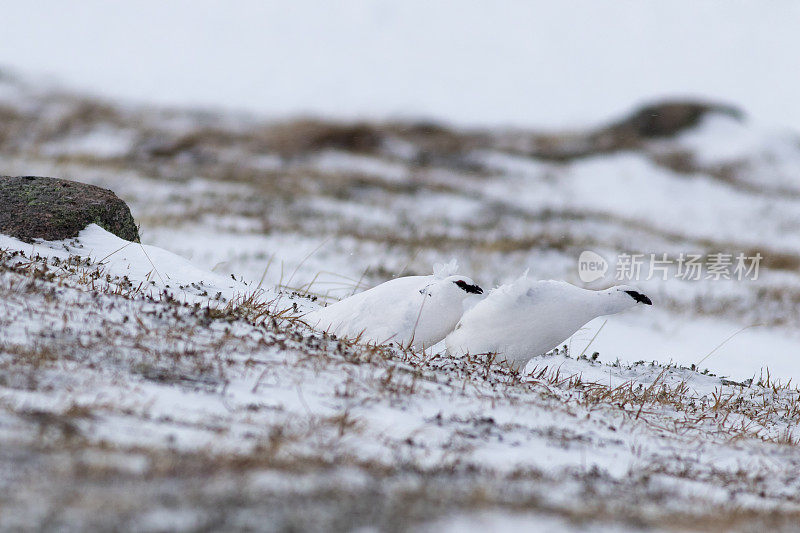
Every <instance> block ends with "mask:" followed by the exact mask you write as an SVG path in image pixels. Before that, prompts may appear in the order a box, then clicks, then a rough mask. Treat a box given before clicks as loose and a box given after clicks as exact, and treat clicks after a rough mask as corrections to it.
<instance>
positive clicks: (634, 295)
mask: <svg viewBox="0 0 800 533" xmlns="http://www.w3.org/2000/svg"><path fill="white" fill-rule="evenodd" d="M625 293H626V294H629V295H630V297H631V298H633V299H634V300H636V301H637V302H639V303H640V304H645V305H653V302H652V301H651V300H650V298H648V297H647V296H645V295H644V294H642V293H641V292H636V291H625Z"/></svg>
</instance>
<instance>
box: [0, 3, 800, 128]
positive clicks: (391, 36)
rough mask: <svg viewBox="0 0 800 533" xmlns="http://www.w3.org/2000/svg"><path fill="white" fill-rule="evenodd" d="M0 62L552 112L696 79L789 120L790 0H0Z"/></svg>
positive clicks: (437, 105) (332, 111)
mask: <svg viewBox="0 0 800 533" xmlns="http://www.w3.org/2000/svg"><path fill="white" fill-rule="evenodd" d="M0 17H1V19H2V33H3V35H2V38H0V66H5V67H8V68H11V69H13V70H14V71H16V72H19V73H21V74H29V75H42V74H45V75H48V76H51V77H52V78H53V79H55V80H59V81H60V82H63V83H65V84H67V85H69V86H72V87H75V88H79V89H83V90H88V91H91V92H94V93H98V94H102V95H109V96H113V97H117V98H123V99H127V100H131V101H146V102H155V103H161V104H169V105H181V106H187V105H201V106H212V107H215V106H221V107H229V108H238V109H243V110H249V111H254V112H258V113H261V114H265V115H272V116H275V115H277V116H284V115H288V114H294V113H298V112H307V113H315V114H322V115H333V116H338V117H358V116H371V117H376V116H378V117H380V116H414V117H430V118H438V119H443V120H447V121H451V122H455V123H460V124H490V125H491V124H516V125H525V126H568V125H573V124H585V123H587V122H594V121H599V120H603V119H606V118H608V117H610V116H612V115H615V114H618V113H620V112H623V111H625V110H626V109H628V108H630V107H632V106H633V105H634V104H635V103H637V102H640V101H642V100H646V99H651V98H653V97H656V96H661V95H704V96H708V97H713V98H717V99H722V100H725V101H728V102H733V103H736V104H738V105H740V106H742V107H744V108H745V109H746V110H747V111H749V112H750V113H752V114H753V115H755V116H756V117H758V118H760V119H763V120H766V121H769V122H773V123H776V124H783V125H790V126H792V127H794V128H796V129H800V53H799V52H800V3H798V2H791V1H781V0H770V1H769V2H767V1H763V0H757V1H752V2H742V1H734V0H727V1H724V2H710V1H700V0H688V1H682V0H681V1H677V0H672V1H669V2H664V1H658V2H651V1H644V0H641V1H622V0H616V1H608V2H602V1H597V0H589V1H575V2H570V1H561V0H547V1H508V2H465V1H457V2H455V1H454V2H426V1H424V0H403V1H399V2H397V1H396V2H383V1H364V0H362V1H342V2H309V1H299V2H298V1H291V2H288V1H287V2H276V3H269V2H262V1H254V0H250V1H245V0H241V1H235V2H234V1H217V2H214V1H201V0H191V1H190V0H185V1H157V0H137V1H135V2H126V3H123V2H108V1H102V0H83V1H74V2H69V1H63V0H62V1H58V0H50V1H29V2H21V1H19V0H0Z"/></svg>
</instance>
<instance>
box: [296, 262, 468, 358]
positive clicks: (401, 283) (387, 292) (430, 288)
mask: <svg viewBox="0 0 800 533" xmlns="http://www.w3.org/2000/svg"><path fill="white" fill-rule="evenodd" d="M457 268H458V266H457V263H456V262H455V261H451V262H450V263H448V264H437V265H434V267H433V272H434V273H433V275H432V276H406V277H402V278H397V279H393V280H391V281H387V282H386V283H382V284H380V285H378V286H377V287H373V288H371V289H369V290H366V291H364V292H361V293H359V294H355V295H353V296H350V297H349V298H345V299H344V300H341V301H339V302H336V303H335V304H332V305H329V306H328V307H324V308H322V309H318V310H316V311H312V312H311V313H309V314H307V315H305V317H304V318H303V319H304V320H305V322H306V323H308V324H309V325H310V326H311V327H313V328H315V329H318V330H321V331H327V332H329V333H333V334H335V335H338V336H345V337H350V338H359V337H360V338H361V340H368V341H372V342H375V343H378V344H385V343H388V342H393V343H395V344H399V345H401V346H404V347H407V346H411V347H414V348H428V347H430V346H433V345H434V344H436V343H438V342H440V341H441V340H442V339H444V338H445V336H446V335H447V334H448V333H450V332H451V331H453V328H454V327H455V325H456V324H457V323H458V321H459V319H460V318H461V315H462V314H463V313H464V306H465V300H467V299H468V298H469V297H470V296H472V295H479V294H483V289H481V288H480V287H479V286H478V285H476V284H475V282H474V281H472V280H471V279H470V278H468V277H466V276H458V275H455V271H456V270H457Z"/></svg>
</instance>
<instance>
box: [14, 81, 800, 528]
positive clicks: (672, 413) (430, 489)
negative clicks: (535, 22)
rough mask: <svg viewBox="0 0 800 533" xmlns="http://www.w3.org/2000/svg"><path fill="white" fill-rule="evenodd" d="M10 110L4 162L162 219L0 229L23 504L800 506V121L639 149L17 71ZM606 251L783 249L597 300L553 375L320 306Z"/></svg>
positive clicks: (694, 511) (540, 514) (502, 517)
mask: <svg viewBox="0 0 800 533" xmlns="http://www.w3.org/2000/svg"><path fill="white" fill-rule="evenodd" d="M0 115H1V116H2V117H3V120H4V127H3V129H2V130H0V174H9V175H19V174H38V175H50V176H57V177H65V178H71V179H76V180H79V181H83V182H87V183H92V184H96V185H100V186H104V187H107V188H110V189H112V190H114V191H115V192H116V193H117V194H118V195H119V196H120V197H121V198H123V199H124V200H125V201H126V202H127V203H128V204H129V205H130V207H131V210H132V212H133V214H134V217H135V218H136V220H137V222H139V223H140V224H141V235H142V242H143V243H145V244H144V246H143V245H140V244H138V243H131V244H128V243H125V242H121V241H120V240H119V239H117V238H116V237H113V236H110V235H108V234H106V233H105V232H104V231H103V230H101V229H100V228H97V227H90V228H88V229H87V230H85V231H84V233H82V234H81V236H80V238H78V239H77V240H75V241H69V242H64V243H49V244H48V243H39V244H36V245H31V244H26V243H20V242H18V241H16V240H14V239H11V238H8V237H0V249H6V250H18V251H20V252H21V253H22V254H23V255H18V254H17V255H15V254H14V253H13V252H5V253H3V254H2V255H1V256H0V301H2V304H3V316H2V317H0V365H2V366H1V368H2V369H3V371H2V373H1V374H0V439H2V443H3V446H2V447H0V466H1V467H2V469H3V471H4V472H5V473H7V474H8V475H4V476H2V479H0V483H5V484H6V485H5V486H4V487H3V490H2V491H0V494H3V496H0V507H5V508H7V509H11V510H12V512H9V513H0V517H1V518H0V520H3V521H4V522H2V523H0V527H13V526H17V525H22V524H26V523H27V524H38V525H40V526H41V527H50V528H52V529H55V528H59V527H61V526H65V527H67V526H69V527H73V528H75V529H79V528H81V527H88V526H95V527H98V528H104V527H105V528H108V527H134V525H136V526H137V527H141V528H142V529H150V530H158V529H165V528H169V527H174V528H177V529H200V528H204V527H205V528H225V527H228V528H235V527H239V528H246V527H248V526H249V527H259V528H270V527H271V528H273V529H276V530H277V529H287V528H291V527H297V528H301V529H353V528H356V527H359V526H369V525H373V526H377V527H379V528H382V529H405V528H408V527H412V526H416V527H421V528H422V527H424V528H428V529H438V528H450V529H460V528H463V527H464V526H465V525H472V526H474V527H476V528H477V527H482V528H486V527H500V526H506V527H519V528H524V527H528V526H530V525H531V524H538V525H541V524H543V523H548V524H552V525H553V528H554V529H563V530H570V529H574V530H585V529H586V528H588V527H595V528H598V529H604V528H608V529H612V530H613V529H620V530H637V529H642V528H647V527H651V528H663V529H698V530H706V529H708V528H710V527H716V528H719V529H726V528H734V527H738V528H739V529H742V530H754V529H759V528H761V527H764V526H765V524H769V525H770V526H771V527H773V528H775V529H778V530H780V529H787V530H789V529H791V528H792V527H794V525H795V524H796V523H797V520H798V518H800V514H799V513H800V509H798V503H800V502H798V499H797V494H798V490H797V489H798V487H797V486H796V484H797V481H796V479H795V477H796V476H794V475H793V472H794V471H796V469H797V466H798V464H797V463H798V460H800V459H798V458H799V457H800V456H798V455H797V447H796V436H795V434H794V432H795V429H794V428H795V427H796V423H797V420H798V418H797V417H798V416H799V415H798V413H800V411H798V407H797V400H798V397H799V396H800V395H798V393H797V391H796V390H795V389H794V388H792V387H787V386H786V383H787V382H788V381H789V380H790V379H793V380H794V382H796V381H797V379H800V357H797V346H798V341H799V340H800V338H798V337H799V336H800V335H799V334H798V327H797V326H798V325H800V307H798V306H799V305H800V274H798V272H799V271H800V270H799V269H800V242H798V240H797V237H796V235H797V231H798V229H800V228H799V226H800V185H799V184H800V182H798V181H797V180H796V179H794V176H795V175H796V174H797V172H798V171H800V142H798V138H797V137H796V136H795V135H794V134H793V133H791V132H787V131H784V130H781V129H780V128H773V127H771V126H769V125H766V126H765V125H763V124H761V123H759V122H757V121H754V120H750V119H745V120H743V121H738V120H734V119H732V118H731V117H730V116H728V115H725V114H719V113H710V114H707V115H706V116H705V117H704V118H703V119H702V120H701V121H700V122H699V124H697V125H696V126H693V127H688V128H686V129H685V130H684V131H682V132H679V133H678V134H676V135H672V136H667V137H662V138H645V137H642V138H637V139H634V140H633V141H631V140H630V139H628V138H625V139H617V140H615V139H614V138H612V141H614V142H612V143H611V144H610V145H608V144H602V142H601V141H598V139H601V140H602V139H606V137H607V136H608V135H612V133H610V131H611V130H608V131H607V130H603V132H604V135H605V137H604V136H603V135H600V136H598V135H596V134H597V132H596V131H595V130H590V129H587V130H585V131H579V130H576V131H572V132H569V133H568V134H567V133H564V132H552V131H531V130H505V129H481V130H478V129H476V130H453V129H448V128H444V127H441V126H437V125H436V124H431V123H399V122H398V123H395V122H388V123H356V124H352V123H333V122H324V121H289V122H280V123H270V122H262V121H259V120H254V119H252V118H249V117H246V116H242V115H239V114H213V113H211V114H209V113H205V112H193V111H180V110H164V109H156V108H150V107H131V106H119V105H115V104H111V103H108V102H102V101H98V100H95V99H91V98H86V97H83V96H80V95H75V94H71V93H64V92H50V91H49V90H44V89H41V88H40V87H38V86H36V85H35V84H33V85H31V84H30V83H28V84H26V82H24V81H17V80H14V79H9V78H6V79H4V80H2V81H1V82H0ZM612 137H613V135H612ZM623 141H624V143H623ZM603 142H605V141H603ZM614 143H617V144H614ZM576 147H578V148H576ZM577 152H580V153H577ZM564 154H567V155H564ZM569 154H573V155H569ZM576 154H577V155H576ZM585 250H592V251H595V252H597V253H599V254H601V255H602V256H603V257H605V258H606V259H608V260H609V263H610V265H609V273H611V274H613V273H614V272H615V271H616V269H617V267H618V264H616V263H615V258H616V257H617V256H618V254H621V253H627V254H636V253H641V254H651V253H655V254H658V255H660V254H662V253H665V254H668V256H669V257H670V258H672V259H675V258H676V257H678V256H679V255H680V254H681V253H698V254H700V255H701V256H702V257H703V258H704V259H705V258H707V257H709V255H710V254H714V253H717V252H725V253H731V254H736V253H739V252H743V253H746V254H747V255H748V256H750V255H753V254H755V253H756V252H758V253H760V254H761V255H762V256H763V260H762V262H761V269H760V271H759V276H758V279H743V280H713V279H700V280H698V281H686V280H683V279H679V278H678V277H676V272H675V270H674V268H672V269H671V270H669V271H668V272H667V273H666V275H667V278H668V279H667V280H662V279H650V280H644V279H642V280H639V281H637V282H635V283H636V284H637V285H639V287H640V288H641V289H642V290H643V292H645V293H646V294H648V295H649V296H650V297H651V298H652V300H653V302H654V306H653V309H647V310H637V311H639V312H636V313H629V314H623V315H619V316H614V317H611V318H609V319H608V321H607V322H604V320H605V319H601V320H600V321H598V322H595V323H591V324H589V326H588V327H587V328H586V329H585V330H584V331H581V332H579V333H578V334H576V335H575V336H574V337H573V338H572V339H570V340H569V341H567V345H568V347H569V350H568V353H564V352H561V353H557V354H553V355H550V356H548V357H544V358H537V359H535V360H534V361H532V362H531V364H530V365H529V367H528V371H529V373H528V374H526V375H525V376H521V375H518V374H516V373H514V372H511V371H509V370H508V369H506V368H505V367H503V366H502V365H498V364H496V363H493V362H491V361H487V360H485V359H481V358H476V359H472V360H469V359H467V360H453V359H449V358H447V357H444V356H442V355H441V354H437V353H435V351H434V352H428V353H424V354H420V353H413V352H407V351H402V350H398V349H397V348H394V347H383V348H371V347H364V346H356V345H352V344H350V343H348V342H346V341H343V340H339V339H331V338H328V337H325V336H323V335H321V334H318V333H313V332H312V331H311V330H309V329H308V328H306V327H305V326H304V325H303V324H302V322H301V320H300V319H298V317H299V316H300V315H301V314H302V313H303V312H304V311H305V310H308V309H313V308H315V307H316V306H318V305H320V304H321V303H324V302H326V301H333V300H335V299H337V298H340V297H343V296H346V295H348V294H351V293H353V292H355V291H358V290H361V289H364V288H366V287H369V286H372V285H374V284H377V283H379V282H381V281H385V280H387V279H390V278H392V277H394V276H397V275H401V274H403V275H410V274H429V273H430V268H431V265H432V264H433V263H434V262H442V261H448V260H450V259H451V258H457V259H458V260H459V263H460V264H461V265H462V271H463V272H465V273H467V274H469V275H470V276H471V277H472V278H474V279H475V281H476V282H478V283H479V284H480V285H482V286H484V287H486V286H489V287H491V286H493V285H495V284H498V283H501V282H502V281H505V280H509V279H513V278H515V277H517V276H519V274H521V273H522V272H523V271H524V270H525V269H526V268H530V269H531V275H532V276H534V277H540V278H556V279H565V280H567V281H570V282H572V283H576V284H582V282H581V280H580V278H579V271H578V264H577V263H578V257H579V255H580V254H581V252H582V251H585ZM144 252H147V253H146V254H145V253H144ZM37 256H38V258H37ZM98 262H102V263H103V266H100V265H98ZM232 275H233V278H232V277H231V276H232ZM643 277H646V276H643ZM612 282H613V280H612V279H610V278H605V279H602V280H598V281H595V282H593V283H590V284H588V286H589V287H592V288H597V287H601V286H604V285H609V284H611V283H612ZM626 282H627V283H630V282H629V281H626ZM601 326H602V330H600V332H599V334H598V335H597V336H596V338H594V336H595V334H596V333H597V332H598V330H599V329H600V327H601ZM731 335H734V336H733V337H731ZM587 345H588V346H587ZM584 352H585V355H586V356H588V357H589V358H587V357H584V358H580V359H578V356H579V355H580V354H581V353H584ZM594 352H599V355H598V360H597V361H592V360H591V359H590V357H591V355H592V354H593V353H594ZM669 363H674V364H672V365H669ZM692 364H694V365H697V367H698V369H699V370H700V372H696V371H694V370H692V369H691V365H692ZM544 367H547V369H546V370H544ZM767 369H768V370H767ZM767 372H769V378H767ZM577 376H580V377H577ZM750 378H754V379H752V381H750ZM776 380H778V382H777V383H776ZM30 472H36V473H37V475H30ZM11 487H14V489H15V490H11ZM34 504H35V505H34ZM98 510H104V511H105V512H103V513H100V512H98ZM265 524H267V525H265Z"/></svg>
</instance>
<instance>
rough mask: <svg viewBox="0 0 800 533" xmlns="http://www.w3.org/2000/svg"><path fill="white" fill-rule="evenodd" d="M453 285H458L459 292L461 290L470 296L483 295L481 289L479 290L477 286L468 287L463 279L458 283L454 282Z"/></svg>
mask: <svg viewBox="0 0 800 533" xmlns="http://www.w3.org/2000/svg"><path fill="white" fill-rule="evenodd" d="M453 283H455V284H456V285H458V286H459V287H460V288H461V290H463V291H465V292H468V293H470V294H483V289H481V288H480V287H478V286H477V285H469V284H468V283H467V282H466V281H464V280H463V279H460V280H458V281H454V282H453Z"/></svg>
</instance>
